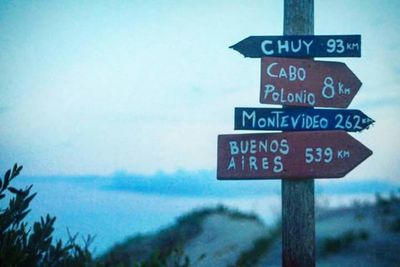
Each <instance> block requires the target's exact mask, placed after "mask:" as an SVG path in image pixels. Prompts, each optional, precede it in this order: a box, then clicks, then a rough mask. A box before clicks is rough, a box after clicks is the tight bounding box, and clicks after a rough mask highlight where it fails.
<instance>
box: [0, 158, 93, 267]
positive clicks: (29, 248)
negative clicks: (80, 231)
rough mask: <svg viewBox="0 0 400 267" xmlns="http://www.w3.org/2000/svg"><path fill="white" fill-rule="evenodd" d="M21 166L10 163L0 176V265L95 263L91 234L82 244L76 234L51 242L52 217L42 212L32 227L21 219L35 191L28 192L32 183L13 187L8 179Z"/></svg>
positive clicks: (76, 264)
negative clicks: (90, 246)
mask: <svg viewBox="0 0 400 267" xmlns="http://www.w3.org/2000/svg"><path fill="white" fill-rule="evenodd" d="M21 170H22V166H18V165H17V164H15V165H14V167H13V168H12V170H11V169H10V170H7V172H6V173H5V174H4V178H3V179H0V201H1V202H3V201H5V200H6V199H7V198H6V196H7V195H6V194H11V196H10V197H9V198H8V199H9V202H8V205H3V204H2V203H1V204H2V205H0V206H1V207H4V206H5V207H6V208H4V209H1V210H0V265H1V266H24V267H25V266H26V267H29V266H95V265H96V264H95V263H94V261H93V259H92V256H91V253H90V251H89V245H90V244H91V242H92V241H93V238H92V237H90V236H89V237H88V238H87V239H86V244H85V246H84V247H80V246H79V245H77V244H76V242H75V240H76V237H77V236H76V235H75V236H74V237H70V239H69V241H68V242H67V243H66V244H63V242H62V241H61V240H58V241H57V242H55V243H53V242H52V241H53V237H52V234H53V231H54V227H53V225H54V222H55V220H56V218H55V217H51V216H50V215H48V214H47V215H46V216H45V217H41V218H40V221H38V222H35V223H34V224H33V227H32V228H30V227H28V224H27V223H26V222H24V219H25V217H26V216H27V215H28V213H29V212H30V209H29V205H30V203H31V201H32V200H33V199H34V197H35V195H36V194H32V193H31V189H32V185H31V186H29V187H27V188H25V189H16V188H15V187H12V186H10V182H11V181H12V180H13V179H14V178H15V177H17V176H18V175H19V173H20V172H21Z"/></svg>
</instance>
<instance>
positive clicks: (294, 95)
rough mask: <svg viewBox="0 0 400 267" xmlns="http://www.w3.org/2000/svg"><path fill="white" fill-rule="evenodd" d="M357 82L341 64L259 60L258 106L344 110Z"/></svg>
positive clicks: (307, 60) (357, 86)
mask: <svg viewBox="0 0 400 267" xmlns="http://www.w3.org/2000/svg"><path fill="white" fill-rule="evenodd" d="M360 87H361V81H360V80H359V79H358V78H357V77H356V76H355V75H354V73H353V72H352V71H351V70H350V69H349V68H348V67H347V66H346V64H344V63H341V62H330V61H314V60H309V59H290V58H277V57H275V58H262V60H261V90H260V102H261V103H265V104H279V105H286V106H304V107H335V108H346V107H348V106H349V104H350V102H351V101H352V99H353V98H354V96H355V95H356V94H357V92H358V90H359V89H360Z"/></svg>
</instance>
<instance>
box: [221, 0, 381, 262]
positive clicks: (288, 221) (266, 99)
mask: <svg viewBox="0 0 400 267" xmlns="http://www.w3.org/2000/svg"><path fill="white" fill-rule="evenodd" d="M283 32H284V35H283V36H250V37H248V38H246V39H244V40H242V41H240V42H239V43H237V44H235V45H233V46H231V47H230V48H233V49H234V50H236V51H238V52H239V53H241V54H242V55H244V56H245V57H252V58H262V59H261V90H260V96H259V97H260V98H259V99H260V102H261V103H263V104H278V105H283V108H282V109H279V108H236V109H235V130H273V131H284V132H282V133H259V134H236V135H234V134H230V135H219V136H218V162H217V178H218V179H219V180H241V179H282V266H284V267H289V266H290V267H292V266H296V267H297V266H305V267H312V266H315V218H314V216H315V213H314V207H315V205H314V178H339V177H343V176H344V175H346V174H347V173H348V172H350V171H351V170H352V169H354V168H355V167H356V166H357V165H358V164H360V163H361V162H362V161H364V160H365V159H366V158H368V157H369V156H370V155H372V151H371V150H369V149H368V148H367V147H365V146H364V145H363V144H361V143H360V142H358V141H357V140H356V139H354V138H353V137H352V136H351V135H350V134H348V133H347V132H346V131H349V132H357V131H362V130H363V129H366V128H368V127H369V126H370V125H371V124H372V123H373V122H374V121H373V120H372V119H371V118H369V117H368V116H366V115H365V114H364V113H362V112H361V111H359V110H345V109H314V107H328V108H347V107H348V106H349V104H350V103H351V101H352V99H353V98H354V96H355V95H356V94H357V92H358V90H359V89H360V87H361V82H360V80H359V79H358V78H357V77H356V76H355V75H354V74H353V72H352V71H351V70H350V69H349V68H348V67H347V66H346V65H345V64H344V63H340V62H324V61H314V60H312V58H313V57H360V56H361V36H360V35H313V34H314V1H313V0H285V1H284V30H283ZM290 131H291V132H290Z"/></svg>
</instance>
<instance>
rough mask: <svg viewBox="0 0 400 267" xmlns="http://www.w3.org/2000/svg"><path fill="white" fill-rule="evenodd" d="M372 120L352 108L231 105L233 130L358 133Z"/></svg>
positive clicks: (372, 121)
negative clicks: (283, 107)
mask: <svg viewBox="0 0 400 267" xmlns="http://www.w3.org/2000/svg"><path fill="white" fill-rule="evenodd" d="M372 123H374V120H373V119H371V118H369V117H368V116H367V115H365V114H364V113H363V112H361V111H360V110H354V109H312V108H290V109H279V108H235V130H267V131H271V130H272V131H274V130H275V131H331V130H343V131H347V132H359V131H362V130H364V129H366V128H368V127H369V126H370V125H371V124H372Z"/></svg>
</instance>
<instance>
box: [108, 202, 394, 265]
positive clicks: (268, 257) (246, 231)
mask: <svg viewBox="0 0 400 267" xmlns="http://www.w3.org/2000/svg"><path fill="white" fill-rule="evenodd" d="M316 220H317V223H316V227H317V228H316V232H317V262H318V266H342V267H345V266H363V267H369V266H371V267H372V266H396V264H397V263H398V262H400V254H399V253H398V248H399V246H400V198H399V197H396V196H392V197H391V198H382V197H380V196H378V197H377V201H376V204H374V205H372V204H354V205H353V206H352V207H346V208H336V209H326V210H318V212H317V215H316ZM151 257H153V258H154V257H158V258H164V259H168V260H166V261H165V262H166V263H167V266H176V263H181V264H182V265H181V266H185V265H184V263H185V260H186V259H187V260H188V263H190V266H281V241H280V229H279V227H277V226H269V227H267V226H266V225H264V224H263V223H262V221H261V220H260V219H259V218H258V217H257V216H255V215H253V214H244V213H241V212H238V211H234V210H230V209H227V208H225V207H222V206H220V207H216V208H206V209H199V210H195V211H193V212H191V213H188V214H185V215H183V216H181V217H180V218H178V219H177V221H176V223H175V224H173V225H171V226H169V227H166V228H165V229H163V230H161V231H159V232H158V233H154V234H149V235H142V236H136V237H133V238H130V239H127V240H126V241H125V242H123V243H121V244H119V245H116V246H115V247H113V248H112V249H111V250H110V251H109V252H107V253H106V254H105V255H103V256H102V257H101V261H103V262H108V263H109V264H111V265H112V266H114V265H116V264H117V263H118V264H122V265H123V266H132V265H133V264H134V263H135V262H140V261H143V260H146V259H149V258H151ZM172 258H173V260H174V261H175V263H174V264H172V263H171V262H173V261H172ZM168 262H169V264H168Z"/></svg>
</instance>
